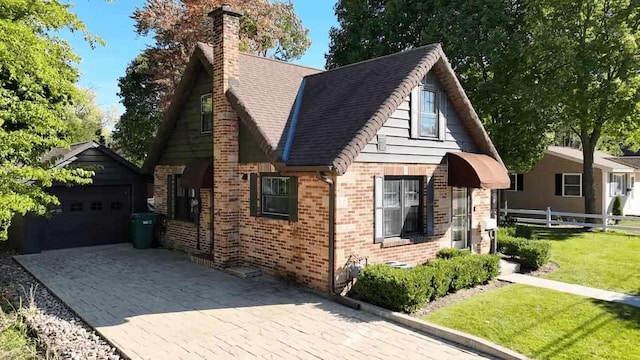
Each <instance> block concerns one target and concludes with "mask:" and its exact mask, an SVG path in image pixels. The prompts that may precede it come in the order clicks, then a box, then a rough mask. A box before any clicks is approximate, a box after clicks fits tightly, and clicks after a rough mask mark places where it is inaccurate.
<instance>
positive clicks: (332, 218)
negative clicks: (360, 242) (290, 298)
mask: <svg viewBox="0 0 640 360" xmlns="http://www.w3.org/2000/svg"><path fill="white" fill-rule="evenodd" d="M318 179H320V180H321V181H323V182H324V183H326V184H328V185H329V297H331V299H333V300H335V301H336V302H338V303H340V304H342V305H345V306H348V307H350V308H353V309H356V310H360V304H359V303H358V302H356V301H354V300H352V299H351V298H348V297H345V296H342V295H340V294H338V293H337V292H336V290H335V289H336V286H335V285H336V271H335V268H336V266H335V263H336V258H335V255H336V251H335V240H336V239H335V237H336V232H335V228H336V184H335V182H334V181H333V179H331V178H329V177H328V176H327V175H326V174H325V173H321V172H318Z"/></svg>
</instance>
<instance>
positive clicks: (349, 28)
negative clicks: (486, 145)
mask: <svg viewBox="0 0 640 360" xmlns="http://www.w3.org/2000/svg"><path fill="white" fill-rule="evenodd" d="M335 11H336V15H337V17H338V22H339V27H337V28H332V29H331V31H330V37H331V44H330V48H329V52H328V53H327V55H326V59H327V67H328V68H334V67H337V66H342V65H347V64H349V63H353V62H356V61H361V60H366V59H369V58H372V57H376V56H382V55H387V54H391V53H395V52H398V51H401V50H405V49H409V48H412V47H417V46H422V45H426V44H431V43H441V44H442V46H443V48H444V50H445V53H446V54H447V57H448V58H449V61H450V62H451V64H452V67H453V68H454V70H455V71H456V73H457V74H458V76H459V80H460V82H461V83H462V86H463V87H464V88H465V90H466V91H467V94H468V95H469V97H470V99H471V102H472V103H473V104H474V107H475V109H476V111H477V112H478V115H479V116H480V118H481V119H482V120H483V122H484V124H485V127H486V129H487V131H488V132H489V134H490V136H491V138H492V140H493V142H494V143H495V145H496V147H497V148H498V150H499V151H500V154H501V156H502V158H503V160H504V161H505V163H506V164H507V166H508V167H509V168H510V169H512V170H519V171H526V170H528V169H530V168H531V167H532V166H533V165H534V164H535V163H536V162H537V161H538V160H539V159H540V158H541V157H542V155H543V154H544V150H545V149H546V146H547V145H548V143H549V142H550V140H551V139H549V138H547V136H546V134H547V132H548V131H549V129H550V121H547V119H549V116H548V115H547V114H545V110H546V109H548V106H541V103H542V102H543V101H545V100H547V99H549V98H548V97H547V96H541V95H544V94H540V93H539V91H538V87H537V86H536V85H535V84H536V83H537V81H538V80H539V79H538V78H537V76H538V75H537V73H536V72H535V64H533V59H532V57H531V55H530V54H529V53H528V51H527V44H528V39H529V38H530V36H531V33H530V30H529V29H528V28H527V27H526V25H527V23H526V21H525V20H526V17H525V15H526V11H525V8H524V7H523V6H522V5H521V4H520V2H518V1H504V0H486V1H482V2H475V1H466V0H451V1H448V0H423V1H419V0H367V1H359V0H341V1H339V2H338V4H337V5H336V8H335ZM513 134H517V136H514V135H513Z"/></svg>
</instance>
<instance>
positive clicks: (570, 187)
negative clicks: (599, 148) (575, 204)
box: [562, 174, 582, 196]
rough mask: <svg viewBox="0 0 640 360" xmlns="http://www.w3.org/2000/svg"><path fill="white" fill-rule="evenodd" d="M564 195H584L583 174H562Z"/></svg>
mask: <svg viewBox="0 0 640 360" xmlns="http://www.w3.org/2000/svg"><path fill="white" fill-rule="evenodd" d="M562 196H582V174H562Z"/></svg>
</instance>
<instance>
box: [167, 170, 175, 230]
mask: <svg viewBox="0 0 640 360" xmlns="http://www.w3.org/2000/svg"><path fill="white" fill-rule="evenodd" d="M174 183H175V176H174V175H173V174H170V175H167V194H166V195H167V199H166V200H167V219H173V218H174V209H173V202H174V200H175V194H176V191H175V185H174Z"/></svg>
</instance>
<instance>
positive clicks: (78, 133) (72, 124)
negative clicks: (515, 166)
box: [66, 88, 107, 143]
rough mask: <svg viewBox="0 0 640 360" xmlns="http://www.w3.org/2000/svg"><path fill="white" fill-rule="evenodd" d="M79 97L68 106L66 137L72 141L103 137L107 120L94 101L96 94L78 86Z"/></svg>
mask: <svg viewBox="0 0 640 360" xmlns="http://www.w3.org/2000/svg"><path fill="white" fill-rule="evenodd" d="M78 92H79V97H78V100H77V101H76V103H75V104H73V105H69V106H68V112H67V117H66V121H67V127H68V129H69V135H68V136H67V139H68V140H69V141H70V142H72V143H76V142H82V141H89V140H95V141H99V140H100V138H101V137H103V136H104V135H103V133H104V132H105V130H104V123H105V122H106V121H107V119H106V117H107V115H106V114H105V112H104V111H102V109H101V108H100V106H98V104H97V103H96V94H95V93H94V92H93V91H91V90H89V89H84V88H78Z"/></svg>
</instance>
